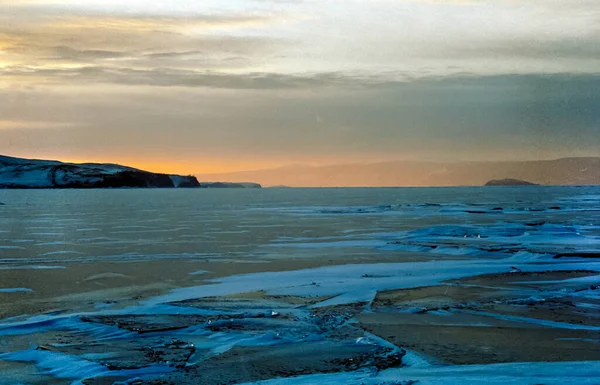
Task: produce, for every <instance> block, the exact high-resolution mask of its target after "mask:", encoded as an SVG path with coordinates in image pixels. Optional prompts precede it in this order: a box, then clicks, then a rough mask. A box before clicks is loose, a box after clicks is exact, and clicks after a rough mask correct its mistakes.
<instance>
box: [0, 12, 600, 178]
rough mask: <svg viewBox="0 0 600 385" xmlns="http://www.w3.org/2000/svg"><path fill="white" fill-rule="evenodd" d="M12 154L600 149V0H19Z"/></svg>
mask: <svg viewBox="0 0 600 385" xmlns="http://www.w3.org/2000/svg"><path fill="white" fill-rule="evenodd" d="M0 154H4V155H11V156H19V157H32V158H52V159H59V160H68V161H98V162H116V163H123V164H128V165H131V166H137V167H141V168H146V169H150V170H152V171H160V172H179V173H218V172H228V171H237V170H249V169H259V168H270V167H277V166H284V165H290V164H307V165H327V164H336V163H349V162H352V163H357V162H375V161H386V160H404V159H406V160H436V161H453V160H485V159H493V160H512V159H525V160H526V159H549V158H558V157H564V156H600V1H598V0H553V1H549V0H471V1H469V0H368V1H367V0H363V1H359V0H168V1H167V0H164V1H163V0H153V1H149V0H127V1H125V0H2V1H0Z"/></svg>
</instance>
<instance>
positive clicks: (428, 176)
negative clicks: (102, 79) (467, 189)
mask: <svg viewBox="0 0 600 385" xmlns="http://www.w3.org/2000/svg"><path fill="white" fill-rule="evenodd" d="M507 176H510V177H511V178H514V179H520V180H525V181H530V182H531V183H535V184H540V185H569V186H573V185H599V184H600V158H596V157H582V158H561V159H555V160H534V161H498V162H496V161H485V162H484V161H482V162H424V161H394V162H380V163H370V164H341V165H334V166H321V167H312V166H287V167H283V168H277V169H268V170H258V171H246V172H235V173H225V174H199V175H198V177H199V178H201V179H203V180H228V181H232V182H242V181H246V180H252V181H255V182H257V183H260V184H262V185H263V186H280V185H285V186H290V187H344V186H347V187H394V186H417V187H418V186H482V185H484V184H485V183H487V182H488V181H490V180H500V179H504V178H506V177H507Z"/></svg>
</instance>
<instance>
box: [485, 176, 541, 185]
mask: <svg viewBox="0 0 600 385" xmlns="http://www.w3.org/2000/svg"><path fill="white" fill-rule="evenodd" d="M485 186H539V185H538V184H536V183H531V182H528V181H526V180H521V179H511V178H507V179H494V180H491V181H489V182H487V183H486V184H485Z"/></svg>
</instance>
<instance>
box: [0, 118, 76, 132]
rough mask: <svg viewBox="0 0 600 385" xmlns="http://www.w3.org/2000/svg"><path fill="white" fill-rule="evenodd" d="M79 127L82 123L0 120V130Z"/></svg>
mask: <svg viewBox="0 0 600 385" xmlns="http://www.w3.org/2000/svg"><path fill="white" fill-rule="evenodd" d="M78 126H79V127H80V126H82V124H78V123H71V122H46V121H31V120H0V130H23V129H25V130H47V129H64V128H74V127H78Z"/></svg>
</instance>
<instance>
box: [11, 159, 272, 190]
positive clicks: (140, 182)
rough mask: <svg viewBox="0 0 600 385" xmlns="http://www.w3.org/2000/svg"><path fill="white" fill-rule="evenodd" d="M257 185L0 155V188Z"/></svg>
mask: <svg viewBox="0 0 600 385" xmlns="http://www.w3.org/2000/svg"><path fill="white" fill-rule="evenodd" d="M119 187H130V188H225V187H226V188H249V187H252V188H259V187H261V186H260V185H258V184H255V183H227V182H216V183H200V182H198V179H196V177H195V176H193V175H177V174H161V173H155V172H150V171H145V170H140V169H136V168H133V167H128V166H122V165H119V164H112V163H66V162H60V161H56V160H39V159H23V158H15V157H10V156H3V155H0V188H14V189H18V188H21V189H23V188H24V189H33V188H119Z"/></svg>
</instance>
